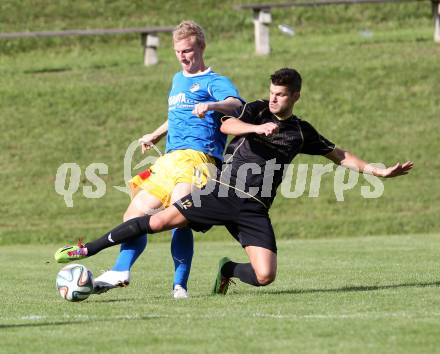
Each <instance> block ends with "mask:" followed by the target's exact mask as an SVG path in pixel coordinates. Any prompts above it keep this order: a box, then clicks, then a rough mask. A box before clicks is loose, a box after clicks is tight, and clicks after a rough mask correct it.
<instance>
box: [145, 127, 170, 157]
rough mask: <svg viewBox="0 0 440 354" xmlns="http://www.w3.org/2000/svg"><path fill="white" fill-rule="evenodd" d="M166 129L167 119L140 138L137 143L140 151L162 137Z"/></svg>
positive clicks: (146, 148)
mask: <svg viewBox="0 0 440 354" xmlns="http://www.w3.org/2000/svg"><path fill="white" fill-rule="evenodd" d="M167 131H168V119H167V120H166V121H165V123H163V124H162V125H161V126H160V127H158V128H157V129H156V130H155V131H154V132H152V133H149V134H145V135H144V136H143V137H142V138H140V139H139V140H138V141H139V145H141V149H142V153H144V152H145V151H146V150H149V149H150V148H151V145H152V144H156V143H157V142H158V141H159V140H160V139H162V137H164V136H165V135H166V133H167Z"/></svg>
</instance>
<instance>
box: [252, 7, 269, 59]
mask: <svg viewBox="0 0 440 354" xmlns="http://www.w3.org/2000/svg"><path fill="white" fill-rule="evenodd" d="M271 22H272V16H271V14H270V8H266V9H255V10H254V29H255V51H256V53H257V54H258V55H268V54H269V53H270V43H269V24H270V23H271Z"/></svg>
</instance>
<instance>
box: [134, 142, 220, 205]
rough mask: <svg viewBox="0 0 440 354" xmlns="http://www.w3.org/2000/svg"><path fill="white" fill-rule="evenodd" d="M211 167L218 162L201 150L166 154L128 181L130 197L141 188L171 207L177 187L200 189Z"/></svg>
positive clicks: (205, 181)
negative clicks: (181, 185)
mask: <svg viewBox="0 0 440 354" xmlns="http://www.w3.org/2000/svg"><path fill="white" fill-rule="evenodd" d="M208 164H212V165H214V166H215V159H214V158H213V157H211V156H209V155H206V154H205V153H203V152H200V151H195V150H191V149H187V150H176V151H172V152H170V153H167V154H165V155H163V156H161V157H159V158H158V159H157V160H156V162H155V163H154V164H153V166H151V167H150V168H149V169H148V170H146V171H144V172H142V173H140V174H138V175H137V176H135V177H133V178H132V179H131V180H130V181H129V186H130V189H131V195H132V196H134V195H136V193H137V192H138V191H139V190H140V189H141V188H142V189H144V190H146V191H147V192H148V193H150V194H151V195H154V196H155V197H156V198H158V199H159V200H160V201H161V202H162V205H163V206H164V207H168V206H170V204H171V194H172V193H173V190H174V187H175V186H176V184H178V183H190V184H193V185H195V186H196V187H198V188H201V187H203V186H204V185H205V184H206V183H207V181H208V178H209V176H210V172H209V165H208Z"/></svg>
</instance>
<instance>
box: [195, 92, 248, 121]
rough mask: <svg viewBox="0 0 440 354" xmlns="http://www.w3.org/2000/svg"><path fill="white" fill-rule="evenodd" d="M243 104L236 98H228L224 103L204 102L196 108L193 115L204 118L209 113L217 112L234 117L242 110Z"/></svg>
mask: <svg viewBox="0 0 440 354" xmlns="http://www.w3.org/2000/svg"><path fill="white" fill-rule="evenodd" d="M242 105H243V103H242V102H241V101H240V100H239V99H238V98H235V97H227V98H226V99H224V100H223V101H218V102H203V103H198V104H196V105H195V106H194V110H193V114H195V115H196V116H197V117H199V118H203V117H204V116H205V114H206V112H208V111H217V112H220V113H223V114H226V115H233V114H234V113H235V112H237V111H238V110H240V108H241V106H242Z"/></svg>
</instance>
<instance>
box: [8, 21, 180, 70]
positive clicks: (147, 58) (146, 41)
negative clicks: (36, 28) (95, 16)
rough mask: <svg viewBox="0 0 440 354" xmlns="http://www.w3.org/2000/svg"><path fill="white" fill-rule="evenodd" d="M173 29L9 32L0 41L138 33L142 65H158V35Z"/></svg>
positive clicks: (140, 28)
mask: <svg viewBox="0 0 440 354" xmlns="http://www.w3.org/2000/svg"><path fill="white" fill-rule="evenodd" d="M173 29H174V27H135V28H117V29H87V30H66V31H43V32H10V33H0V39H17V38H38V37H66V36H100V35H113V34H128V33H138V34H140V35H141V44H142V46H143V48H144V65H147V66H148V65H154V64H157V63H158V57H157V48H158V46H159V36H158V33H161V32H172V31H173Z"/></svg>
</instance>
